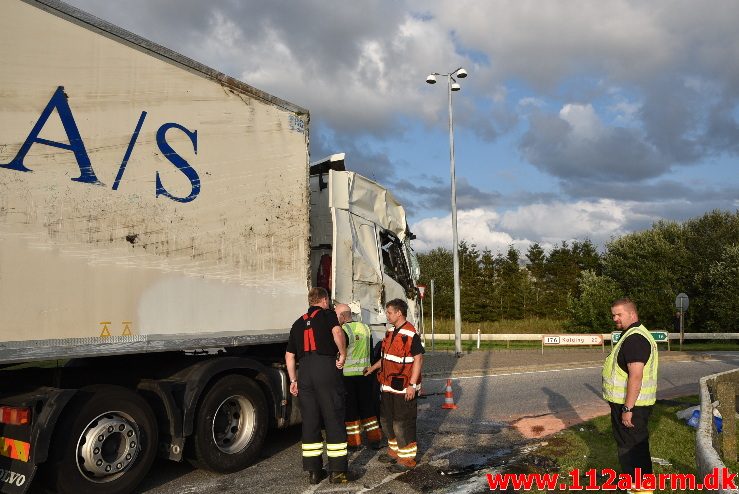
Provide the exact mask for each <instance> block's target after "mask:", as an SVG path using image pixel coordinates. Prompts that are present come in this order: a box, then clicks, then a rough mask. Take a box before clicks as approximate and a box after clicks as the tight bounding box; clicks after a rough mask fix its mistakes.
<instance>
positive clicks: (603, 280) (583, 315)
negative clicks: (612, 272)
mask: <svg viewBox="0 0 739 494" xmlns="http://www.w3.org/2000/svg"><path fill="white" fill-rule="evenodd" d="M578 284H579V292H580V295H579V297H570V299H569V304H568V305H569V312H570V324H571V328H572V329H573V330H576V331H587V332H594V333H607V332H609V331H610V330H611V329H612V327H613V324H612V322H611V304H612V303H613V301H614V300H616V299H618V298H621V297H622V296H623V294H622V291H621V288H619V286H618V283H616V281H615V280H614V279H612V278H609V277H608V276H598V275H597V274H596V273H595V271H592V270H587V271H583V272H581V273H580V276H579V279H578Z"/></svg>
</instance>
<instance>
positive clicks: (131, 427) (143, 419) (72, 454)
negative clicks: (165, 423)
mask: <svg viewBox="0 0 739 494" xmlns="http://www.w3.org/2000/svg"><path fill="white" fill-rule="evenodd" d="M157 444H158V430H157V422H156V417H155V416H154V412H153V411H152V410H151V407H150V406H149V404H148V403H147V402H146V401H145V400H144V399H143V398H142V397H141V396H139V395H138V394H136V393H134V392H133V391H130V390H128V389H126V388H122V387H119V386H112V385H111V386H108V385H101V386H93V387H89V388H84V389H82V390H80V391H79V393H77V395H75V397H74V398H73V399H72V401H71V402H70V403H69V405H68V406H67V408H66V409H65V411H64V415H63V416H62V418H61V419H60V422H59V423H58V424H57V427H56V432H55V434H54V438H53V440H52V444H51V452H50V457H49V464H48V465H47V467H48V468H47V470H48V475H47V476H46V479H47V483H48V484H49V487H50V488H51V490H52V492H57V493H59V494H103V493H104V494H127V493H130V492H133V490H134V489H135V488H136V486H137V485H138V484H139V483H140V482H141V481H142V480H143V478H144V477H145V476H146V474H147V473H148V471H149V468H150V467H151V465H152V463H153V462H154V459H155V458H156V453H157Z"/></svg>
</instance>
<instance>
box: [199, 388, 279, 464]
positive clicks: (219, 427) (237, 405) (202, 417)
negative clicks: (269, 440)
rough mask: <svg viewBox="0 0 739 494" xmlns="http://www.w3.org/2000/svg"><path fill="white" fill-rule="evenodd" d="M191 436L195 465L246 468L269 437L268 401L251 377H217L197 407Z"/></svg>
mask: <svg viewBox="0 0 739 494" xmlns="http://www.w3.org/2000/svg"><path fill="white" fill-rule="evenodd" d="M195 420H196V423H195V430H194V432H193V436H192V445H193V448H194V454H195V459H194V461H193V464H194V465H195V466H197V467H198V468H204V469H207V470H212V471H215V472H221V473H229V472H235V471H238V470H241V469H243V468H246V467H247V466H248V465H249V464H250V463H252V462H253V461H254V459H256V457H257V456H258V455H259V452H260V450H261V449H262V445H263V444H264V438H265V437H266V436H267V401H266V399H265V398H264V394H263V393H262V390H261V389H259V386H258V385H257V384H256V383H255V382H254V381H253V380H251V379H249V378H247V377H244V376H240V375H230V376H226V377H223V378H221V379H220V380H218V381H217V382H216V383H215V384H214V385H213V387H211V388H210V389H209V390H208V392H207V393H206V394H205V397H204V398H203V401H202V402H201V403H200V406H199V407H198V412H197V415H196V418H195Z"/></svg>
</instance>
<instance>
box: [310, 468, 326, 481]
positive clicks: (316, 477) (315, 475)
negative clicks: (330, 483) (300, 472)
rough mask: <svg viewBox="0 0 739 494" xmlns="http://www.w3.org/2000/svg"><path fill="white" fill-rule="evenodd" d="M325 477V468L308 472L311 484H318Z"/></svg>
mask: <svg viewBox="0 0 739 494" xmlns="http://www.w3.org/2000/svg"><path fill="white" fill-rule="evenodd" d="M325 478H326V470H323V469H321V470H313V471H311V472H310V477H309V482H310V483H311V484H312V485H315V484H320V483H321V481H322V480H323V479H325Z"/></svg>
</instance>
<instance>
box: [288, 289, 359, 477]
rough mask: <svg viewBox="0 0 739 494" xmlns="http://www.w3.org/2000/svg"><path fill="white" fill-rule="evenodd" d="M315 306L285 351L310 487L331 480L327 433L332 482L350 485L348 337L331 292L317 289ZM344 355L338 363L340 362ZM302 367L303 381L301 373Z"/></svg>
mask: <svg viewBox="0 0 739 494" xmlns="http://www.w3.org/2000/svg"><path fill="white" fill-rule="evenodd" d="M308 302H309V304H310V307H309V308H308V312H306V313H305V314H304V315H302V316H301V317H299V318H298V319H297V321H295V323H294V324H293V326H292V329H291V330H290V339H289V340H288V343H287V351H286V352H285V362H286V363H287V372H288V374H289V375H290V393H292V394H293V395H294V396H298V395H300V399H299V400H298V402H299V406H300V414H301V415H302V418H303V437H302V449H303V470H307V471H308V472H309V473H310V483H311V484H318V483H320V482H321V480H322V479H323V478H324V477H325V475H326V472H325V471H324V470H323V466H322V465H323V459H322V454H323V438H322V437H321V424H323V425H324V426H325V428H326V456H328V470H329V471H330V472H331V475H330V478H329V481H330V482H331V483H334V484H337V483H345V482H348V481H349V480H350V479H349V476H348V459H347V443H346V428H345V426H344V407H345V392H344V382H343V373H342V371H341V369H342V368H343V367H344V362H345V361H346V334H345V333H344V330H343V329H341V326H340V325H339V320H338V319H337V318H336V314H335V313H334V312H333V311H331V310H328V292H327V291H326V290H325V289H324V288H320V287H316V288H312V289H311V290H310V292H309V293H308ZM337 355H338V358H337ZM296 360H297V361H298V362H300V379H299V380H298V376H297V373H296V369H295V367H296V366H295V362H296Z"/></svg>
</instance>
